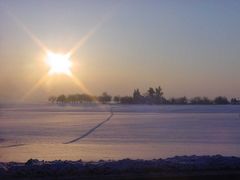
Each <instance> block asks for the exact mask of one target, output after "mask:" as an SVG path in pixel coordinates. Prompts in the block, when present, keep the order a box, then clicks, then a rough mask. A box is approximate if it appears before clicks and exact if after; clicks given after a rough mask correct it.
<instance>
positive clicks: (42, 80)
mask: <svg viewBox="0 0 240 180" xmlns="http://www.w3.org/2000/svg"><path fill="white" fill-rule="evenodd" d="M47 79H48V73H47V74H45V75H44V76H43V77H42V78H41V79H39V80H38V81H37V82H36V83H35V84H34V86H33V87H32V88H31V89H30V90H29V91H27V93H25V94H24V96H23V97H22V99H21V100H22V101H25V100H26V99H27V98H28V97H29V96H30V95H31V94H32V93H33V92H34V91H35V90H36V89H38V88H39V87H40V86H41V85H42V84H43V83H44V82H46V80H47Z"/></svg>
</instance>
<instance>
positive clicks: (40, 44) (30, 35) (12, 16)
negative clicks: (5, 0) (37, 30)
mask: <svg viewBox="0 0 240 180" xmlns="http://www.w3.org/2000/svg"><path fill="white" fill-rule="evenodd" d="M8 14H9V16H10V17H11V18H12V19H13V20H14V21H15V23H16V24H17V25H18V26H19V27H20V28H21V29H22V30H23V31H24V32H25V33H26V34H27V35H28V36H29V37H30V38H31V39H32V40H33V42H35V44H37V45H38V46H39V47H40V48H41V49H42V50H43V51H44V52H45V53H46V52H47V51H48V48H47V46H46V45H45V44H44V43H43V42H42V41H41V40H40V39H39V38H38V37H37V36H36V35H34V34H33V33H32V31H31V30H30V29H29V28H28V27H27V26H26V25H25V24H24V23H22V21H20V20H19V18H17V17H16V16H15V15H14V14H13V13H11V12H10V11H8Z"/></svg>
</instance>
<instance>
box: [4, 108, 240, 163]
mask: <svg viewBox="0 0 240 180" xmlns="http://www.w3.org/2000/svg"><path fill="white" fill-rule="evenodd" d="M111 111H112V113H113V114H112V115H111ZM239 114H240V106H232V105H217V106H215V105H210V106H198V105H194V106H191V105H178V106H167V105H166V106H165V105H162V106H151V105H100V104H87V105H65V106H64V105H51V104H16V105H13V104H8V105H6V104H4V105H3V104H2V105H0V161H4V162H7V161H19V162H25V161H27V160H28V159H30V158H35V159H44V160H56V159H62V160H66V159H67V160H78V159H83V160H99V159H123V158H132V159H137V158H141V159H153V158H165V157H170V156H175V155H192V154H196V155H215V154H221V155H225V156H232V155H233V156H240V133H239V130H240V115H239ZM108 118H109V119H108ZM84 135H85V136H84ZM81 137H83V138H81ZM75 140H76V141H75ZM67 142H69V143H67ZM66 143H67V144H66Z"/></svg>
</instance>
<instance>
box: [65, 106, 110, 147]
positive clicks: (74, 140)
mask: <svg viewBox="0 0 240 180" xmlns="http://www.w3.org/2000/svg"><path fill="white" fill-rule="evenodd" d="M113 115H114V113H113V108H111V110H110V115H109V116H108V118H107V119H105V120H104V121H102V122H101V123H99V124H98V125H96V126H95V127H93V128H92V129H90V130H89V131H87V132H86V133H85V134H83V135H82V136H80V137H78V138H76V139H73V140H71V141H68V142H65V143H63V144H71V143H74V142H76V141H79V140H81V139H83V138H85V137H86V136H88V135H89V134H91V133H93V132H94V131H95V130H96V129H97V128H99V127H100V126H102V125H103V124H105V123H106V122H108V121H110V120H111V118H112V117H113Z"/></svg>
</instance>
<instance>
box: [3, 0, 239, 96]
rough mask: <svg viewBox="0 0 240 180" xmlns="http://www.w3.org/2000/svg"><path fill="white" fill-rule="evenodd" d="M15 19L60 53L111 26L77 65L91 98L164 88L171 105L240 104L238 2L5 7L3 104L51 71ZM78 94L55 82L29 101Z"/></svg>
mask: <svg viewBox="0 0 240 180" xmlns="http://www.w3.org/2000/svg"><path fill="white" fill-rule="evenodd" d="M9 14H12V15H9ZM12 16H15V18H16V19H18V21H21V22H22V23H23V24H24V25H25V26H26V27H28V28H29V29H30V30H31V32H32V33H33V34H34V35H36V36H37V37H38V38H39V39H40V40H41V41H42V42H43V43H44V44H45V45H46V46H47V47H48V48H49V49H51V50H52V51H56V52H67V51H68V50H69V49H71V48H72V47H73V46H74V45H75V43H76V42H77V41H78V40H79V39H81V38H82V37H83V36H84V35H85V34H86V33H87V32H88V31H89V30H90V29H92V28H93V27H94V26H95V25H96V24H97V23H99V22H100V21H101V20H102V19H106V20H105V21H104V22H103V23H102V25H101V26H100V27H99V28H98V29H97V30H96V32H95V33H94V34H93V35H92V36H91V38H89V40H88V41H87V42H86V43H85V44H84V46H83V47H81V48H80V49H78V51H76V53H75V54H74V56H73V57H72V61H73V62H74V64H75V67H73V72H74V73H75V75H76V76H77V77H78V78H79V79H80V80H81V81H82V82H83V83H84V84H85V85H86V87H87V88H88V89H89V90H90V91H91V92H93V93H94V94H100V93H101V92H103V91H108V92H109V93H111V94H113V95H117V94H120V95H127V94H131V93H132V90H133V89H134V88H140V90H142V92H144V91H146V88H148V87H149V86H158V85H161V86H162V88H163V89H164V91H165V94H166V96H167V97H171V96H183V95H186V96H189V97H191V96H196V95H201V96H209V97H214V96H217V95H225V96H228V97H233V96H236V97H239V96H240V94H239V92H240V81H239V77H240V59H239V57H240V36H239V33H240V1H234V0H225V1H220V0H215V1H214V0H209V1H207V0H189V1H188V0H185V1H184V0H176V1H173V0H165V1H161V0H155V1H154V0H145V1H144V0H142V1H140V0H139V1H137V0H135V1H134V0H132V1H131V0H125V1H104V0H102V1H99V0H95V1H87V0H86V1H78V0H75V1H73V0H65V1H64V0H51V1H48V0H42V1H38V0H21V1H18V0H15V1H14V0H5V1H3V0H0V62H1V66H0V83H1V89H0V98H1V99H7V98H9V97H13V95H12V93H14V94H15V95H14V98H18V97H21V96H23V95H24V93H25V92H26V91H28V90H29V89H31V87H32V86H33V85H34V84H35V83H36V82H37V81H38V79H40V78H41V77H42V76H43V74H44V73H45V71H47V67H46V66H45V64H44V62H43V56H44V55H43V54H42V53H43V52H42V51H41V48H39V46H37V45H36V43H34V42H33V41H32V39H31V38H29V36H28V34H27V33H26V32H24V30H23V29H22V28H21V27H20V26H19V25H18V24H17V23H16V21H15V20H14V18H13V17H12ZM106 17H107V18H106ZM59 79H60V80H59ZM62 79H64V80H62ZM66 87H67V88H66ZM76 91H77V88H76V87H75V86H74V84H72V82H70V81H69V80H68V79H67V78H66V77H61V78H60V77H56V81H55V82H52V83H51V84H47V85H46V84H43V85H42V86H41V87H39V88H38V89H37V90H36V92H34V93H33V94H32V95H31V96H32V97H39V95H43V96H44V97H45V96H48V95H50V94H53V93H61V92H66V93H68V92H76ZM33 99H34V98H33Z"/></svg>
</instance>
